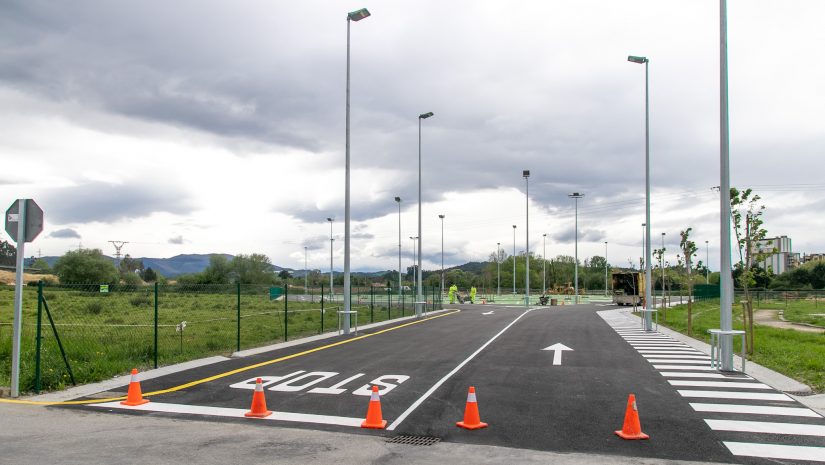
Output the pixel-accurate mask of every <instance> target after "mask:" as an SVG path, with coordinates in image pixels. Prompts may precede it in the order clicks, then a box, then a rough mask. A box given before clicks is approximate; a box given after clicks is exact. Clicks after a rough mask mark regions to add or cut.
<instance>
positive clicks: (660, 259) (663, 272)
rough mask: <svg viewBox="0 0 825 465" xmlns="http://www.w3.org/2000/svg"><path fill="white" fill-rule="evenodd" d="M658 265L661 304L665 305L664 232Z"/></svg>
mask: <svg viewBox="0 0 825 465" xmlns="http://www.w3.org/2000/svg"><path fill="white" fill-rule="evenodd" d="M659 266H661V267H662V305H661V307H662V308H664V307H665V304H666V303H665V233H662V256H661V257H660V258H659Z"/></svg>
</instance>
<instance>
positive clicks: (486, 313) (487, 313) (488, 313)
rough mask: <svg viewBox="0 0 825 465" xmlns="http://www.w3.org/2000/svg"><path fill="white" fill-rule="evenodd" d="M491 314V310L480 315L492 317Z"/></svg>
mask: <svg viewBox="0 0 825 465" xmlns="http://www.w3.org/2000/svg"><path fill="white" fill-rule="evenodd" d="M492 314H493V311H492V310H490V311H489V312H484V313H482V315H492Z"/></svg>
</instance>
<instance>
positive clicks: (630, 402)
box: [615, 394, 650, 439]
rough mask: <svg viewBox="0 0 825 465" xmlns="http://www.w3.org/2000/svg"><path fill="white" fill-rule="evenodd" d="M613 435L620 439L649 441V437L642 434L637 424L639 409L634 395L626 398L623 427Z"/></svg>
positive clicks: (640, 426)
mask: <svg viewBox="0 0 825 465" xmlns="http://www.w3.org/2000/svg"><path fill="white" fill-rule="evenodd" d="M615 433H616V435H617V436H619V437H620V438H622V439H650V436H648V435H646V434H645V433H643V432H642V425H641V424H640V423H639V409H638V408H637V407H636V396H635V395H634V394H630V396H628V398H627V408H626V409H625V414H624V425H623V426H622V429H621V431H616V432H615Z"/></svg>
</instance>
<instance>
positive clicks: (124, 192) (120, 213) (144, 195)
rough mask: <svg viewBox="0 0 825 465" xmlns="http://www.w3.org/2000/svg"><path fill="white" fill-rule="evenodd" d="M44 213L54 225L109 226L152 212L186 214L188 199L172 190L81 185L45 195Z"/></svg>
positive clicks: (130, 186)
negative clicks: (94, 224)
mask: <svg viewBox="0 0 825 465" xmlns="http://www.w3.org/2000/svg"><path fill="white" fill-rule="evenodd" d="M41 205H43V210H44V211H48V212H49V213H48V215H49V218H51V219H50V221H52V222H54V223H57V224H65V223H89V222H93V221H99V222H109V221H117V220H120V219H126V218H140V217H144V216H148V215H150V214H152V213H155V212H168V213H187V212H188V211H190V209H191V206H190V205H189V201H188V199H186V198H185V197H184V196H183V195H182V194H181V193H180V192H177V191H175V189H173V188H169V187H165V186H151V185H138V184H132V185H115V184H104V183H90V184H82V185H79V186H73V187H63V188H58V189H52V190H50V191H47V192H46V194H45V195H44V198H43V202H42V204H41Z"/></svg>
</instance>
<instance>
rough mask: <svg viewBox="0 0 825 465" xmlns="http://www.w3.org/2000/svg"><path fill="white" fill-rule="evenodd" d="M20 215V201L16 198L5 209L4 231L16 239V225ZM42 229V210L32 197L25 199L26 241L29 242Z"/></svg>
mask: <svg viewBox="0 0 825 465" xmlns="http://www.w3.org/2000/svg"><path fill="white" fill-rule="evenodd" d="M19 215H20V202H18V201H17V200H15V201H14V203H12V204H11V206H10V207H9V209H8V210H6V232H7V233H9V235H10V236H11V237H12V239H13V240H14V241H17V226H18V224H19V223H20V222H19V219H18V218H19V217H20V216H19ZM41 231H43V210H42V209H41V208H40V206H39V205H37V203H35V201H34V200H32V199H26V242H31V241H33V240H34V238H35V237H37V235H38V234H40V232H41Z"/></svg>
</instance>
